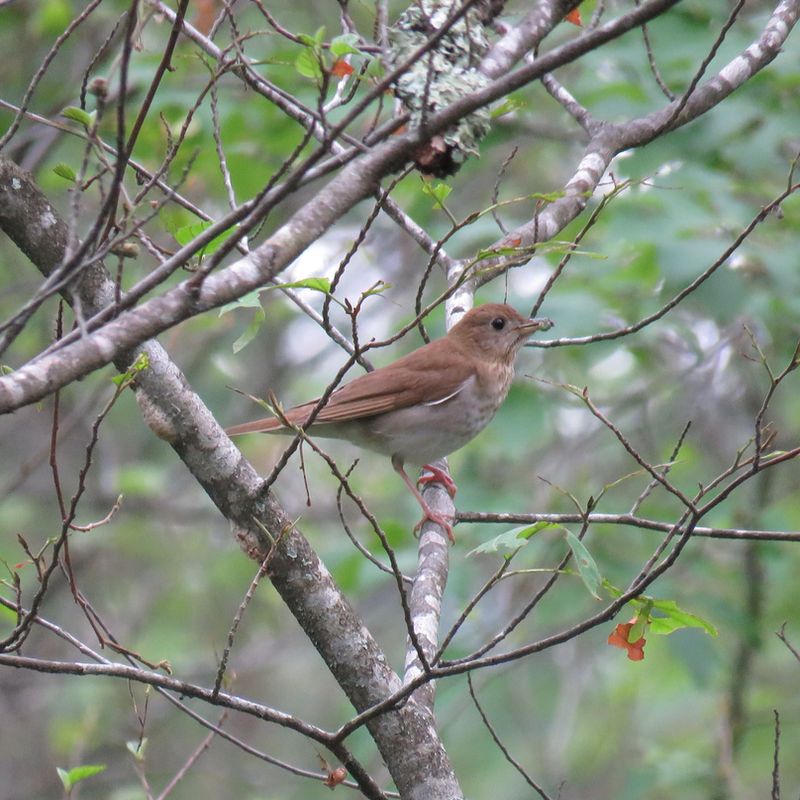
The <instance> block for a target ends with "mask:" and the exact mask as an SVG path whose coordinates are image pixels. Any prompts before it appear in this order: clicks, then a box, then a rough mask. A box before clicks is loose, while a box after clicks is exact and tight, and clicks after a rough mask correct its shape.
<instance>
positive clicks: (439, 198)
mask: <svg viewBox="0 0 800 800" xmlns="http://www.w3.org/2000/svg"><path fill="white" fill-rule="evenodd" d="M452 191H453V188H452V187H451V186H448V185H447V184H446V183H443V182H441V181H440V182H439V183H432V182H430V181H425V180H423V181H422V192H423V194H426V195H428V197H430V198H431V199H432V200H433V207H434V208H444V201H445V200H447V197H448V195H449V194H450V192H452Z"/></svg>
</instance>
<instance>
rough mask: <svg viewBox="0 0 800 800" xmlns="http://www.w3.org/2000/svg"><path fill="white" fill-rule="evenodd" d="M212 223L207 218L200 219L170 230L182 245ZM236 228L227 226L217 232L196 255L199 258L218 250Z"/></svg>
mask: <svg viewBox="0 0 800 800" xmlns="http://www.w3.org/2000/svg"><path fill="white" fill-rule="evenodd" d="M213 224H214V223H213V222H211V221H209V220H202V221H200V222H191V223H189V224H188V225H183V226H181V227H180V228H177V229H176V230H174V231H173V232H172V235H173V236H174V237H175V241H176V242H177V243H178V244H179V245H181V247H183V246H184V245H187V244H189V242H191V241H193V240H194V239H196V238H197V237H198V236H199V235H200V234H201V233H203V231H206V230H208V229H209V228H210V227H211V226H212V225H213ZM235 230H236V228H228V230H226V231H223V232H222V233H219V234H217V235H216V236H215V237H214V238H213V239H212V240H211V241H210V242H209V243H208V244H207V245H206V246H205V247H203V249H202V250H200V251H199V252H198V253H197V255H198V256H200V257H201V258H202V257H203V256H210V255H211V254H212V253H213V252H215V251H216V250H219V248H220V246H221V245H222V243H223V242H224V241H225V240H226V239H228V238H229V237H230V236H232V235H233V232H234V231H235Z"/></svg>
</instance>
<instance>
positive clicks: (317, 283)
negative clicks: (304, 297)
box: [267, 278, 331, 294]
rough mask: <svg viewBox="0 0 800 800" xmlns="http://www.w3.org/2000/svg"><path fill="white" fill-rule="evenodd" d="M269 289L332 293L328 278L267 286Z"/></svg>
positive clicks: (304, 279) (307, 279) (306, 279)
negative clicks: (309, 290)
mask: <svg viewBox="0 0 800 800" xmlns="http://www.w3.org/2000/svg"><path fill="white" fill-rule="evenodd" d="M267 289H311V290H312V291H314V292H322V293H323V294H330V293H331V282H330V280H328V278H303V279H302V280H299V281H292V282H291V283H282V284H281V285H280V286H267Z"/></svg>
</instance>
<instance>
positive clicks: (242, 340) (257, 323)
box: [233, 306, 267, 353]
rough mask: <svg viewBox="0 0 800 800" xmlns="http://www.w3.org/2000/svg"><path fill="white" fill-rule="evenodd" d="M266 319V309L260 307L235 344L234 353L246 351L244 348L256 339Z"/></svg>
mask: <svg viewBox="0 0 800 800" xmlns="http://www.w3.org/2000/svg"><path fill="white" fill-rule="evenodd" d="M266 318H267V315H266V313H265V312H264V309H263V308H261V307H260V306H259V308H258V309H257V310H256V313H255V314H253V318H252V319H251V320H250V323H249V324H248V326H247V327H246V328H245V329H244V333H242V335H241V336H240V337H239V338H238V339H237V340H236V341H235V342H234V343H233V352H234V353H238V352H239V351H240V350H244V348H245V347H247V345H249V344H250V342H252V341H253V339H255V338H256V336H257V335H258V332H259V331H260V330H261V326H262V324H263V323H264V320H265V319H266Z"/></svg>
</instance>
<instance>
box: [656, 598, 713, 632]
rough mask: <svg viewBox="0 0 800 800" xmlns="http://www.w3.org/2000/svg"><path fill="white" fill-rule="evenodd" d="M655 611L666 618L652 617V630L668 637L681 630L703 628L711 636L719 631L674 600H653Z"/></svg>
mask: <svg viewBox="0 0 800 800" xmlns="http://www.w3.org/2000/svg"><path fill="white" fill-rule="evenodd" d="M652 602H653V611H658V612H659V613H660V614H663V615H664V616H659V617H656V616H654V615H651V616H650V623H651V624H650V630H651V631H652V632H653V633H658V634H661V635H664V636H666V635H667V634H669V633H672V632H673V631H677V630H680V629H681V628H702V629H703V630H704V631H705V632H706V633H707V634H708V635H709V636H716V635H717V629H716V628H715V627H714V626H713V625H712V624H711V623H710V622H707V621H706V620H704V619H703V618H702V617H698V616H697V615H696V614H691V613H689V612H688V611H684V610H683V609H682V608H680V606H678V604H677V603H676V602H675V601H674V600H653V601H652Z"/></svg>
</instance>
